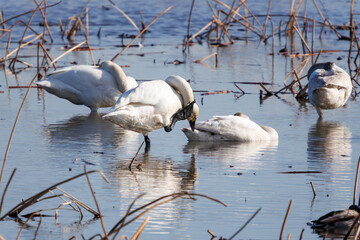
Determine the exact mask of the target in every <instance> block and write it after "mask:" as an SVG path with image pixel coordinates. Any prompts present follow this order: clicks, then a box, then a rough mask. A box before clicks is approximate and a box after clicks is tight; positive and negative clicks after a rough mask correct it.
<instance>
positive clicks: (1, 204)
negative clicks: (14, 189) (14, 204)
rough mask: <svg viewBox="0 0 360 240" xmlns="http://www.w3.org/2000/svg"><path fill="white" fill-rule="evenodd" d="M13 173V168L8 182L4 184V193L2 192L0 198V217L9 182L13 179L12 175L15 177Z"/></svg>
mask: <svg viewBox="0 0 360 240" xmlns="http://www.w3.org/2000/svg"><path fill="white" fill-rule="evenodd" d="M15 172H16V168H14V170H13V171H12V173H11V175H10V178H9V180H8V182H7V183H6V186H5V189H4V192H3V194H2V196H1V202H0V215H1V211H2V207H3V204H4V199H5V194H6V192H7V189H8V187H9V185H10V182H11V180H12V179H13V177H14V175H15Z"/></svg>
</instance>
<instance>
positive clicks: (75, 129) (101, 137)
mask: <svg viewBox="0 0 360 240" xmlns="http://www.w3.org/2000/svg"><path fill="white" fill-rule="evenodd" d="M42 135H43V136H45V137H46V138H47V140H48V142H49V145H50V149H51V151H52V152H55V153H56V152H61V155H64V154H66V153H68V154H71V155H72V156H73V154H74V153H78V152H79V151H80V152H82V151H84V152H86V153H93V152H104V151H106V150H108V151H111V152H113V151H114V149H117V148H119V149H117V150H118V151H122V152H124V154H134V152H135V151H136V149H137V145H138V135H139V134H138V133H136V132H132V131H129V130H125V129H123V128H121V127H119V126H116V125H114V124H112V123H110V122H107V121H104V120H103V119H102V115H100V114H98V113H96V112H92V113H90V114H89V115H77V116H73V117H71V118H70V119H69V120H66V121H61V122H58V123H55V124H48V125H44V126H43V127H42Z"/></svg>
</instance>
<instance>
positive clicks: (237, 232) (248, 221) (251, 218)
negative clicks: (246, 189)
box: [229, 208, 261, 240]
mask: <svg viewBox="0 0 360 240" xmlns="http://www.w3.org/2000/svg"><path fill="white" fill-rule="evenodd" d="M260 210H261V208H259V209H258V210H256V212H255V213H254V214H253V215H252V216H251V217H250V218H249V219H248V220H247V221H246V223H245V224H244V225H243V226H242V227H241V228H240V229H239V230H238V231H236V233H234V235H232V236H231V237H230V238H229V240H231V239H233V238H234V237H235V236H236V235H238V234H239V233H240V232H241V231H242V230H243V229H244V228H245V227H246V226H247V225H248V224H249V223H250V222H251V220H253V218H254V217H255V216H256V215H257V214H258V213H259V212H260Z"/></svg>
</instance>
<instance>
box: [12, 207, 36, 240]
mask: <svg viewBox="0 0 360 240" xmlns="http://www.w3.org/2000/svg"><path fill="white" fill-rule="evenodd" d="M36 214H39V212H34V213H33V214H31V216H30V217H29V218H28V219H26V221H25V222H24V223H23V224H22V227H21V228H20V231H19V233H18V235H17V236H16V240H18V239H20V235H21V232H22V230H24V228H25V226H26V224H27V223H28V222H29V221H30V219H32V218H33V217H34V216H35V215H36Z"/></svg>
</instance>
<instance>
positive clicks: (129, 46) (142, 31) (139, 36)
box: [111, 6, 172, 62]
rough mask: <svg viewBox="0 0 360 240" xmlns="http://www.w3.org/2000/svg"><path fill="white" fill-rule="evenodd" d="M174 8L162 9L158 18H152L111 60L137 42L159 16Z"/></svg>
mask: <svg viewBox="0 0 360 240" xmlns="http://www.w3.org/2000/svg"><path fill="white" fill-rule="evenodd" d="M171 8H172V6H170V7H168V8H167V9H165V10H164V11H162V12H161V13H160V14H159V15H157V16H156V18H154V20H152V21H151V22H150V23H149V24H148V25H147V26H146V27H145V28H144V29H143V30H142V31H141V32H140V33H139V34H138V35H137V36H136V37H135V38H134V39H133V40H132V41H131V42H130V43H129V44H128V45H127V46H126V47H125V48H124V49H123V50H122V51H121V52H120V53H118V54H116V55H115V56H114V57H113V58H112V59H111V61H112V62H113V61H115V60H116V59H117V58H118V57H119V56H120V55H121V54H122V53H123V52H124V51H125V50H126V49H128V48H129V47H130V46H131V44H133V42H135V40H136V39H138V38H139V37H140V36H141V35H142V34H143V33H144V32H145V31H146V30H147V29H148V28H149V27H150V26H151V25H152V24H153V23H154V22H155V21H156V20H157V19H158V18H159V17H161V16H162V15H163V14H164V13H166V12H167V11H169V10H170V9H171Z"/></svg>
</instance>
